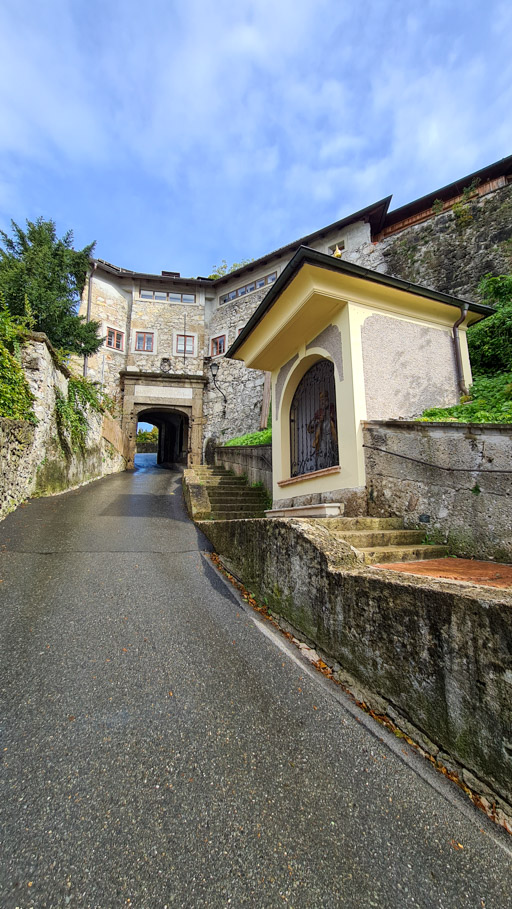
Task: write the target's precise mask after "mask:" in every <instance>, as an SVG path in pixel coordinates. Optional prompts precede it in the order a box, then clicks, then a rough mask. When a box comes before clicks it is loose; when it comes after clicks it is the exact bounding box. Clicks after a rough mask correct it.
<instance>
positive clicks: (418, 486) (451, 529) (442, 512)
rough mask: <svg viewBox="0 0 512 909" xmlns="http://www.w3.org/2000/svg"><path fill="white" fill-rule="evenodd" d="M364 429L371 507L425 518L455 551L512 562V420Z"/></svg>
mask: <svg viewBox="0 0 512 909" xmlns="http://www.w3.org/2000/svg"><path fill="white" fill-rule="evenodd" d="M363 436H364V444H365V462H366V482H367V489H368V514H370V515H374V516H377V517H381V516H382V517H391V516H395V515H397V516H399V517H403V518H404V519H405V523H406V526H407V527H417V526H422V525H423V526H424V527H425V533H426V534H427V535H428V537H429V538H430V539H431V541H432V542H442V541H444V540H447V541H448V543H449V545H450V548H451V551H452V552H453V554H455V555H460V556H466V557H476V558H486V559H489V558H491V559H497V560H498V561H502V562H512V425H507V424H501V423H496V424H485V423H479V424H463V423H413V422H406V421H404V422H401V421H389V422H378V421H375V422H371V423H370V422H368V423H365V424H364V425H363ZM420 462H423V463H420ZM429 465H435V466H429Z"/></svg>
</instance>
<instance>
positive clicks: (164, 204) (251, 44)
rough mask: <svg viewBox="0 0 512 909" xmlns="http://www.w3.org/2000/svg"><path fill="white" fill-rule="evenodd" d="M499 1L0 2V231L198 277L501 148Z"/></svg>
mask: <svg viewBox="0 0 512 909" xmlns="http://www.w3.org/2000/svg"><path fill="white" fill-rule="evenodd" d="M511 34H512V4H510V3H509V2H508V0H503V2H502V0H488V2H487V3H481V2H478V3H477V2H474V0H421V2H417V0H371V2H369V0H356V2H354V0H352V2H347V0H338V2H337V3H332V2H330V3H327V2H325V0H293V2H292V0H236V2H235V0H231V2H228V0H211V2H210V0H146V2H145V3H142V2H135V0H2V3H1V5H0V229H3V230H6V231H9V227H10V221H11V219H14V220H15V221H16V222H17V223H19V224H21V225H24V223H25V220H26V219H29V220H34V219H35V218H37V217H39V216H42V217H44V218H45V219H50V218H51V219H52V220H54V221H55V222H56V225H57V231H58V233H59V235H62V234H64V233H65V232H66V231H67V230H69V229H71V230H73V233H74V238H75V247H76V248H82V247H83V246H85V245H86V244H88V243H90V242H92V241H96V247H95V255H96V256H98V257H99V258H102V259H106V260H108V261H109V262H113V263H114V264H116V265H120V266H123V267H126V268H130V269H134V270H136V271H144V272H152V273H160V271H161V270H162V269H165V270H171V271H180V272H181V274H182V275H186V276H197V275H208V274H209V273H210V272H211V271H212V270H213V268H214V267H215V266H216V265H218V264H219V263H220V262H221V260H222V259H226V260H227V261H228V263H230V264H231V263H232V262H235V261H240V260H241V259H245V258H257V257H258V256H260V255H263V254H264V253H266V252H269V251H271V250H273V249H275V248H278V247H279V246H282V245H284V244H286V243H289V242H292V241H293V240H295V239H298V238H299V237H301V236H303V235H305V234H307V233H309V232H312V231H314V230H317V229H319V228H321V227H323V226H325V225H327V224H330V223H332V222H333V221H336V220H338V219H339V218H342V217H344V216H345V215H349V214H351V213H352V212H354V211H357V210H358V209H360V208H364V207H366V206H367V205H370V204H372V203H374V202H376V201H378V200H379V199H381V198H383V197H384V196H387V195H390V194H393V200H392V203H391V207H392V208H396V207H398V206H400V205H403V204H405V203H407V202H409V201H412V200H413V199H415V198H418V197H419V196H421V195H424V194H425V193H427V192H431V191H433V190H435V189H437V188H439V187H442V186H444V185H445V184H447V183H450V182H452V181H453V180H456V179H459V178H460V177H462V176H464V175H466V174H469V173H471V172H472V171H474V170H477V169H479V168H481V167H484V166H485V165H487V164H491V163H492V162H494V161H497V160H498V159H499V158H502V157H505V156H507V155H509V154H512V136H511V133H512V117H511V114H510V112H511V111H512V54H511V52H510V50H511V47H510V42H511V38H510V36H511Z"/></svg>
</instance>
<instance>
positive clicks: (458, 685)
mask: <svg viewBox="0 0 512 909" xmlns="http://www.w3.org/2000/svg"><path fill="white" fill-rule="evenodd" d="M326 524H328V522H325V521H323V522H315V521H314V520H311V521H299V520H293V519H288V520H279V519H276V520H254V521H226V522H224V521H215V522H211V521H205V522H201V523H200V524H199V526H200V528H201V530H202V531H203V533H205V534H206V536H207V537H208V538H209V540H210V541H211V542H212V544H213V546H214V548H215V550H216V552H218V553H219V554H220V555H221V557H222V559H223V560H224V559H225V560H226V563H227V564H228V566H229V568H230V569H231V570H232V571H233V572H234V573H235V574H236V575H237V576H238V577H239V578H241V580H242V581H243V583H244V585H245V586H246V587H247V588H248V589H249V590H250V591H251V592H252V593H253V594H254V595H255V596H256V597H257V598H258V599H259V600H260V601H262V602H263V601H264V602H267V603H268V604H269V607H270V609H271V611H272V612H274V613H275V614H276V615H278V616H279V617H281V618H282V620H283V621H285V622H286V623H287V625H288V628H289V629H290V628H291V629H292V630H296V632H297V634H298V636H300V637H302V639H303V640H304V639H305V640H306V641H307V642H308V643H310V644H313V645H314V646H315V648H317V649H318V650H320V652H321V654H322V659H325V661H326V662H328V663H329V664H330V665H331V666H333V667H334V669H335V674H336V675H337V677H338V678H339V679H340V681H342V682H343V683H344V684H346V685H349V686H350V687H351V688H352V690H353V691H354V694H355V695H356V697H358V698H359V699H360V700H365V702H366V703H367V704H369V706H371V707H373V709H374V710H375V711H376V712H377V713H379V714H384V715H387V716H388V717H389V718H390V719H392V720H393V722H394V723H395V724H396V725H397V726H398V727H399V728H401V729H402V730H403V731H404V733H405V734H406V735H408V736H411V737H413V738H414V739H415V740H416V741H417V742H419V744H420V746H421V748H422V749H423V750H424V751H425V752H426V753H427V754H429V755H430V756H431V757H432V758H433V759H434V760H439V761H440V762H441V763H442V764H443V765H444V766H445V767H446V766H448V767H449V769H451V770H452V772H453V773H456V774H457V775H458V777H459V779H460V780H461V781H464V783H465V784H467V785H468V786H469V787H470V788H471V789H473V790H476V792H477V793H478V794H479V795H480V796H481V800H482V801H483V802H484V804H486V805H487V807H488V808H489V810H492V806H493V803H494V806H495V816H496V817H498V819H499V820H500V821H501V822H502V823H504V824H507V823H508V825H509V828H508V829H509V830H510V831H511V832H512V820H511V818H512V759H511V747H512V746H511V743H512V707H511V703H512V699H511V685H512V679H511V670H510V665H511V663H510V660H511V653H512V608H511V607H512V595H511V593H510V591H508V590H499V589H492V588H489V587H475V586H470V585H468V584H464V585H462V584H457V583H454V582H451V583H450V582H447V581H441V580H438V579H426V578H418V577H412V576H410V575H408V576H404V575H402V576H398V575H397V574H395V573H391V572H389V573H388V572H385V571H382V570H379V571H376V570H375V569H371V568H364V567H360V566H358V565H357V564H356V563H355V558H354V554H353V551H351V547H348V546H346V551H344V550H343V548H342V547H341V546H340V545H339V541H337V540H336V539H335V538H334V537H332V536H331V535H330V534H329V530H328V526H326ZM351 559H352V565H351V564H350V560H351ZM340 667H341V668H340ZM354 685H357V688H356V689H355V690H354ZM507 818H508V820H507Z"/></svg>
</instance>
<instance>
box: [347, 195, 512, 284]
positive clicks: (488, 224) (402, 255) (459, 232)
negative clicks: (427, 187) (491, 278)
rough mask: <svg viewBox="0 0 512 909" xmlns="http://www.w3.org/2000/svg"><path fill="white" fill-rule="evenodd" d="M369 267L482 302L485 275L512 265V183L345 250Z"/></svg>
mask: <svg viewBox="0 0 512 909" xmlns="http://www.w3.org/2000/svg"><path fill="white" fill-rule="evenodd" d="M344 258H346V259H347V260H349V261H350V262H355V263H356V264H357V265H363V266H364V267H365V268H372V269H375V271H380V272H384V273H385V274H390V275H395V277H398V278H403V279H404V280H406V281H411V282H412V283H414V284H423V285H424V286H425V287H432V288H434V290H439V291H441V292H442V293H447V294H452V295H453V296H456V297H462V298H463V299H468V300H472V301H478V300H479V295H478V291H477V287H478V283H479V281H480V279H481V278H482V277H483V276H484V275H485V274H486V273H487V272H491V273H492V274H495V275H499V274H508V272H509V271H510V268H511V266H512V185H509V186H505V187H501V188H500V189H496V190H494V191H493V192H490V193H488V194H487V195H484V196H479V197H474V198H472V199H470V200H469V201H468V202H467V204H462V205H456V206H454V207H453V209H451V210H449V211H446V212H443V213H441V214H439V215H436V216H434V215H433V216H432V218H431V219H430V220H428V221H426V222H423V223H421V224H416V225H413V226H411V227H408V228H406V229H405V230H402V231H400V233H397V234H394V235H392V236H391V237H387V238H385V239H383V240H380V241H378V242H377V243H372V244H369V243H368V244H365V245H362V246H360V247H359V249H357V250H353V251H352V250H351V251H349V252H347V253H346V254H344Z"/></svg>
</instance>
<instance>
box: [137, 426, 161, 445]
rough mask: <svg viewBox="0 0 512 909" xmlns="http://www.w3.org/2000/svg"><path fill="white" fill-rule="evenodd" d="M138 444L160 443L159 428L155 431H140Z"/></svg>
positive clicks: (154, 428) (155, 427) (154, 427)
mask: <svg viewBox="0 0 512 909" xmlns="http://www.w3.org/2000/svg"><path fill="white" fill-rule="evenodd" d="M137 442H158V427H157V426H153V429H139V431H138V432H137Z"/></svg>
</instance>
